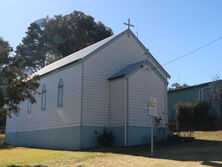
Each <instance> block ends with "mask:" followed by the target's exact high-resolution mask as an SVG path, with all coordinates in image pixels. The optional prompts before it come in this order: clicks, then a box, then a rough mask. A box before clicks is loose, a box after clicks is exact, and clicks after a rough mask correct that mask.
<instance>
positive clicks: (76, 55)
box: [34, 30, 126, 76]
mask: <svg viewBox="0 0 222 167" xmlns="http://www.w3.org/2000/svg"><path fill="white" fill-rule="evenodd" d="M125 31H126V30H125ZM125 31H123V32H121V33H119V34H116V35H112V36H110V37H107V38H105V39H103V40H101V41H99V42H97V43H95V44H92V45H90V46H88V47H86V48H83V49H81V50H79V51H77V52H75V53H72V54H70V55H68V56H66V57H64V58H62V59H60V60H58V61H55V62H54V63H52V64H49V65H47V66H45V67H44V68H42V69H40V70H39V71H37V72H36V73H34V75H39V76H42V75H44V74H46V73H49V72H51V71H54V70H56V69H58V68H60V67H63V66H65V65H68V64H70V63H73V62H77V61H79V60H80V59H82V58H84V57H86V56H88V55H89V54H91V53H92V52H94V51H95V50H97V49H99V48H100V47H102V46H103V45H105V44H106V43H107V42H109V41H111V40H112V39H114V38H115V37H117V36H119V35H120V34H123V33H124V32H125Z"/></svg>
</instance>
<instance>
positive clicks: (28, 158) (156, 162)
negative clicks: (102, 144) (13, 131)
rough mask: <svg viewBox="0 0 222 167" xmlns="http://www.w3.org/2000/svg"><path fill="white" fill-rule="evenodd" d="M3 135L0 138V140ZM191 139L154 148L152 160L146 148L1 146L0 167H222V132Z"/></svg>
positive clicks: (200, 135) (199, 135) (196, 136)
mask: <svg viewBox="0 0 222 167" xmlns="http://www.w3.org/2000/svg"><path fill="white" fill-rule="evenodd" d="M2 137H3V136H0V139H1V138H2ZM194 137H195V140H193V141H190V142H176V144H175V143H173V142H171V143H168V144H159V145H157V146H155V151H154V157H153V158H151V157H150V156H149V148H148V146H145V145H144V146H137V147H129V148H110V149H94V150H91V151H55V150H44V149H31V148H22V147H7V146H4V145H3V144H1V142H0V147H4V148H1V149H0V166H7V167H18V166H24V165H27V166H36V165H38V166H44V167H45V166H64V167H67V166H74V167H149V166H152V167H175V166H181V167H188V166H192V167H199V166H205V167H209V166H213V167H222V131H215V132H195V133H194Z"/></svg>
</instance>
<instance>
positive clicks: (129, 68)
mask: <svg viewBox="0 0 222 167" xmlns="http://www.w3.org/2000/svg"><path fill="white" fill-rule="evenodd" d="M145 64H147V60H142V61H139V62H137V63H133V64H130V65H127V66H126V67H124V68H123V69H122V70H120V71H119V72H117V73H116V74H114V75H113V76H111V77H110V78H108V80H112V79H116V78H120V77H124V76H125V75H127V74H130V73H131V72H133V71H135V70H137V69H138V68H141V67H142V66H144V65H145Z"/></svg>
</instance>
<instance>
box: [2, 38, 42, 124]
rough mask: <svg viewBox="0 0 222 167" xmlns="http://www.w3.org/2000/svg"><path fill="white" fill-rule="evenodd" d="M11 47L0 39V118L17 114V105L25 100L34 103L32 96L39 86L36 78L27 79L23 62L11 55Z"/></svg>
mask: <svg viewBox="0 0 222 167" xmlns="http://www.w3.org/2000/svg"><path fill="white" fill-rule="evenodd" d="M12 51H13V49H12V47H10V45H9V43H8V42H7V41H4V40H3V39H2V38H0V60H1V61H0V116H1V120H0V121H3V122H4V120H5V117H6V115H9V116H10V115H11V114H12V113H17V112H19V107H18V104H19V103H20V102H22V101H24V100H25V99H30V100H31V102H32V103H35V98H34V96H33V95H34V94H35V93H37V91H36V89H37V88H38V86H39V83H38V82H37V80H38V76H33V77H32V78H31V77H28V75H27V74H26V73H25V69H24V68H23V66H24V61H23V60H22V59H21V58H20V57H19V56H14V55H12Z"/></svg>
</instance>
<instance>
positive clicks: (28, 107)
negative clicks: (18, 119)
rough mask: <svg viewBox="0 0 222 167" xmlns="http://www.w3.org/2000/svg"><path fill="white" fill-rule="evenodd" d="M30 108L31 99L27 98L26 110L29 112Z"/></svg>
mask: <svg viewBox="0 0 222 167" xmlns="http://www.w3.org/2000/svg"><path fill="white" fill-rule="evenodd" d="M31 110H32V103H31V99H28V104H27V112H28V113H30V112H31Z"/></svg>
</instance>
